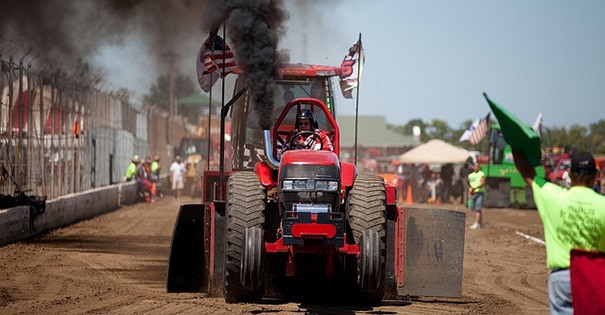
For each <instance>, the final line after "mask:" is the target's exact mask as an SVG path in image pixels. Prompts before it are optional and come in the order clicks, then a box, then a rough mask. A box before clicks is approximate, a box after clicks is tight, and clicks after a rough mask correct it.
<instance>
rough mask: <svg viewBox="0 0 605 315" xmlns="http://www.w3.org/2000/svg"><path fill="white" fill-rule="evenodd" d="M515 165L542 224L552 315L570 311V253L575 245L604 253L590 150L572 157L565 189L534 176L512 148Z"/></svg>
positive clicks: (601, 203)
mask: <svg viewBox="0 0 605 315" xmlns="http://www.w3.org/2000/svg"><path fill="white" fill-rule="evenodd" d="M513 156H514V159H515V166H516V167H517V169H518V170H519V173H521V176H522V177H523V178H524V179H525V182H526V183H527V184H528V185H530V186H531V187H532V190H533V196H534V201H535V202H536V207H537V208H538V213H539V214H540V219H541V220H542V225H543V226H544V238H545V243H546V266H547V267H548V269H550V273H549V276H548V300H549V304H550V310H551V313H552V314H573V305H572V292H571V278H570V272H569V268H570V253H571V250H572V249H574V248H582V249H589V250H597V251H601V252H605V196H602V195H599V194H598V193H596V192H595V191H594V190H592V184H593V183H594V179H595V177H596V176H597V169H596V166H595V160H594V158H593V157H592V155H590V154H589V153H586V152H580V153H576V154H574V155H573V156H572V158H571V173H570V177H571V188H570V189H566V188H564V187H561V186H559V185H557V184H554V183H551V182H547V181H546V179H545V178H544V177H540V176H536V171H535V169H534V168H533V166H531V164H530V163H529V161H528V160H527V158H526V157H525V156H524V155H523V154H522V153H521V151H519V150H515V149H513Z"/></svg>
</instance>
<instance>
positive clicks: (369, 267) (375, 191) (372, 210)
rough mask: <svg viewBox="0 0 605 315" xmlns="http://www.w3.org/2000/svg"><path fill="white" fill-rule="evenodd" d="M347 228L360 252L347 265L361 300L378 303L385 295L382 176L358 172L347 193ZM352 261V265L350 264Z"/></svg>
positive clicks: (383, 188)
mask: <svg viewBox="0 0 605 315" xmlns="http://www.w3.org/2000/svg"><path fill="white" fill-rule="evenodd" d="M347 217H348V222H349V228H350V232H351V233H352V234H353V235H352V238H353V241H354V242H355V243H356V244H359V246H360V251H361V255H360V257H359V258H358V259H356V263H355V264H352V263H351V260H349V264H348V266H347V268H348V269H349V268H350V269H353V268H354V269H355V270H354V272H353V271H352V270H350V269H349V270H350V271H351V272H348V274H350V275H352V276H354V277H355V278H356V279H355V284H356V287H357V289H358V291H359V293H360V295H361V296H360V300H362V301H364V302H366V303H370V304H379V303H380V302H381V301H382V298H383V296H384V281H385V264H386V193H385V186H384V180H383V179H382V177H380V176H376V175H359V176H357V178H356V179H355V183H354V185H353V188H352V189H351V191H350V192H349V195H348V197H347ZM351 265H352V266H351Z"/></svg>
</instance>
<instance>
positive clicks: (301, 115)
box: [295, 109, 315, 129]
mask: <svg viewBox="0 0 605 315" xmlns="http://www.w3.org/2000/svg"><path fill="white" fill-rule="evenodd" d="M301 119H309V123H311V127H312V128H314V127H315V118H314V117H313V113H312V112H311V111H310V110H308V109H303V110H301V111H300V112H298V113H296V125H295V127H296V129H298V122H299V121H300V120H301Z"/></svg>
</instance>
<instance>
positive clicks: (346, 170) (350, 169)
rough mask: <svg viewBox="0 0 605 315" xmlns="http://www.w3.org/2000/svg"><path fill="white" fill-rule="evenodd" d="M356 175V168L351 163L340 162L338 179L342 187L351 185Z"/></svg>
mask: <svg viewBox="0 0 605 315" xmlns="http://www.w3.org/2000/svg"><path fill="white" fill-rule="evenodd" d="M356 176H357V168H356V167H355V164H353V163H347V162H341V163H340V181H341V185H342V187H351V186H353V183H354V182H355V177H356Z"/></svg>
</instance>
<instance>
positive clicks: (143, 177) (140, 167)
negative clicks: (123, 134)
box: [125, 155, 160, 202]
mask: <svg viewBox="0 0 605 315" xmlns="http://www.w3.org/2000/svg"><path fill="white" fill-rule="evenodd" d="M159 178H160V158H159V157H157V156H156V157H155V158H154V159H153V160H152V159H151V157H146V158H145V159H143V160H142V159H140V158H139V156H138V155H135V156H134V157H133V158H132V160H131V161H130V164H129V165H128V167H127V168H126V176H125V180H126V181H132V180H134V181H136V182H137V187H138V192H139V196H140V197H141V198H144V199H145V201H146V202H155V200H156V198H157V196H158V185H159Z"/></svg>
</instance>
